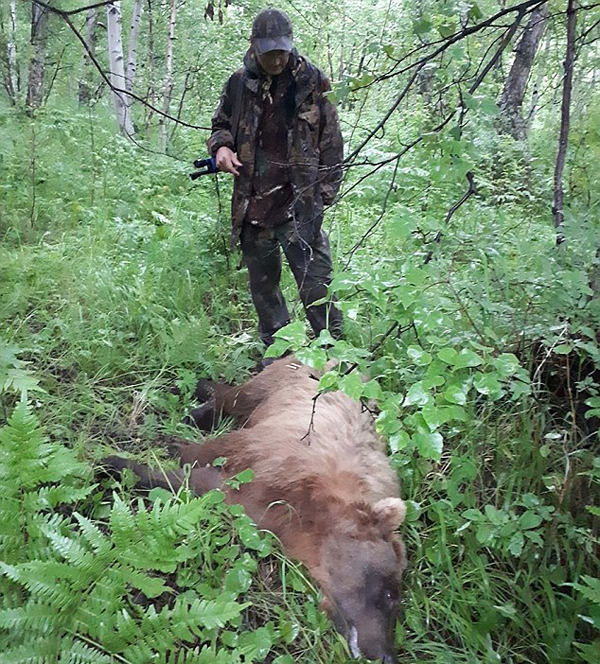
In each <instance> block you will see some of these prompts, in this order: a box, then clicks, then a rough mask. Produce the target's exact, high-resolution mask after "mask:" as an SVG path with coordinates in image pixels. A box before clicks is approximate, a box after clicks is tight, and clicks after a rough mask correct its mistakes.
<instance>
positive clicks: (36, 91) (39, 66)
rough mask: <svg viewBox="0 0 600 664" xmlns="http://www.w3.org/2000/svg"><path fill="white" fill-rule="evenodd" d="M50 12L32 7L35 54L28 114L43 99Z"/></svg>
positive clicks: (28, 97) (31, 63) (32, 37)
mask: <svg viewBox="0 0 600 664" xmlns="http://www.w3.org/2000/svg"><path fill="white" fill-rule="evenodd" d="M47 26H48V10H47V9H45V8H44V7H40V6H39V5H36V4H35V3H32V5H31V45H32V50H33V54H32V56H31V61H30V63H29V82H28V84H27V99H26V104H27V112H28V113H29V114H31V113H33V112H34V111H35V109H36V108H38V107H39V106H40V104H41V103H42V99H43V90H44V77H45V75H46V42H47V40H48V30H47Z"/></svg>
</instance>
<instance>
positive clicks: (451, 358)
mask: <svg viewBox="0 0 600 664" xmlns="http://www.w3.org/2000/svg"><path fill="white" fill-rule="evenodd" d="M457 355H458V353H457V352H456V351H455V350H454V348H442V349H441V350H440V351H439V353H438V357H439V358H440V360H442V362H445V363H446V364H454V362H455V361H456V356H457Z"/></svg>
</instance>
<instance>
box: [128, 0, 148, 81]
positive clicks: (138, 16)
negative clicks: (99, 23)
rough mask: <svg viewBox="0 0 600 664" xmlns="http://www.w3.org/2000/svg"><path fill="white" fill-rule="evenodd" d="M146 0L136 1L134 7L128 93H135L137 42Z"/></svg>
mask: <svg viewBox="0 0 600 664" xmlns="http://www.w3.org/2000/svg"><path fill="white" fill-rule="evenodd" d="M143 2H144V0H136V1H135V5H134V6H133V16H132V17H131V29H130V31H129V53H128V56H127V76H126V81H125V89H126V90H127V92H133V84H134V82H135V70H136V66H137V42H138V36H139V34H140V25H141V23H142V13H143V11H144V6H143Z"/></svg>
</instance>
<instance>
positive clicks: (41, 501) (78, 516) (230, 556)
mask: <svg viewBox="0 0 600 664" xmlns="http://www.w3.org/2000/svg"><path fill="white" fill-rule="evenodd" d="M0 444H1V449H0V496H1V498H0V516H1V517H2V518H0V536H1V540H0V653H2V654H1V655H0V664H3V662H11V664H14V663H18V662H23V663H25V662H27V663H28V664H31V663H37V662H39V663H40V664H42V663H43V664H46V662H48V664H50V663H52V664H56V663H57V662H64V663H67V662H68V663H69V664H79V663H81V664H84V663H88V662H89V663H90V664H91V663H96V662H98V663H102V664H103V663H105V662H111V663H112V662H128V663H129V664H147V663H148V662H150V661H152V662H155V661H156V662H164V663H165V664H208V663H209V662H210V663H211V664H212V663H216V664H219V663H220V662H223V663H225V662H228V663H229V662H233V663H235V662H239V661H240V660H241V656H240V655H238V654H237V652H236V650H235V649H234V648H233V647H230V646H226V645H221V646H217V644H218V643H219V635H220V633H221V632H222V631H223V630H224V629H232V628H233V629H236V628H238V629H239V627H240V626H241V623H242V619H243V614H244V611H245V610H246V609H247V608H248V607H249V604H248V603H246V602H243V601H240V598H239V595H240V594H241V593H243V592H245V590H247V588H248V585H249V584H250V576H249V574H250V572H251V571H253V570H254V569H255V568H256V563H255V561H254V560H253V559H252V558H251V557H250V556H249V555H248V554H246V553H244V552H243V551H241V549H240V547H239V546H230V544H231V539H232V537H236V536H239V537H240V539H242V540H243V539H244V538H247V537H248V535H249V531H248V528H249V524H248V521H247V519H245V518H242V517H241V516H240V515H239V514H238V515H237V516H236V517H235V518H233V519H232V516H231V512H230V508H229V507H228V506H226V505H225V504H224V503H223V496H222V494H220V493H219V492H213V493H208V494H206V495H205V496H202V497H199V498H198V497H192V496H190V495H187V494H186V495H182V496H177V497H173V498H170V499H167V500H163V499H161V498H158V499H156V500H155V501H154V502H153V503H151V504H147V503H146V502H144V501H143V500H142V499H138V500H136V501H135V502H133V503H131V504H130V503H128V502H126V501H125V500H124V499H123V498H122V497H120V496H118V495H116V494H114V495H113V496H112V498H111V507H110V512H109V514H108V516H107V518H106V521H102V522H101V521H97V520H95V519H94V518H93V511H92V512H90V513H87V514H86V513H81V512H78V511H71V510H72V508H71V507H70V508H68V509H65V507H64V506H67V505H71V506H72V505H73V504H74V503H76V504H77V505H78V506H80V507H81V508H83V509H84V510H85V509H86V507H87V506H88V505H89V506H90V507H91V506H93V505H94V504H95V503H93V502H92V501H87V499H88V497H89V496H90V494H91V493H92V492H94V491H96V490H97V486H96V485H93V484H89V483H87V484H85V480H86V479H87V478H88V477H89V469H88V468H87V466H86V465H85V464H82V463H81V462H79V461H78V460H77V459H76V458H75V455H74V453H73V452H72V451H71V450H69V449H68V448H66V447H64V446H62V445H60V444H59V443H54V442H49V441H48V440H47V439H46V438H45V436H44V434H43V432H42V430H41V428H40V426H39V423H38V421H37V418H36V417H35V415H34V413H33V412H32V410H31V409H30V408H29V407H27V406H26V405H25V404H21V405H20V406H19V407H18V408H17V409H16V410H15V412H14V413H13V414H12V416H11V417H10V419H9V421H8V423H7V424H6V426H4V427H3V428H2V429H0ZM61 506H62V509H60V510H58V511H57V509H56V508H57V507H61ZM238 529H239V534H237V530H238ZM242 531H243V532H242ZM254 535H255V533H254ZM227 571H229V574H228V573H227ZM166 575H170V576H166ZM239 579H242V580H243V582H242V581H239V582H238V580H239ZM243 634H246V638H247V639H249V640H250V642H251V641H252V633H251V632H243ZM209 644H210V645H209ZM244 647H245V648H247V647H250V648H251V649H252V643H250V646H246V645H245V646H244ZM244 657H245V658H246V656H245V655H244ZM246 659H247V658H246Z"/></svg>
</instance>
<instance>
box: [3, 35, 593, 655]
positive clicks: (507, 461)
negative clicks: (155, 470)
mask: <svg viewBox="0 0 600 664" xmlns="http://www.w3.org/2000/svg"><path fill="white" fill-rule="evenodd" d="M419 29H421V28H419ZM363 83H364V81H363ZM368 84H369V82H368V81H367V83H365V85H368ZM359 87H360V86H359ZM336 94H338V97H339V101H340V105H341V114H342V119H343V121H344V124H343V127H344V133H345V135H346V138H348V136H349V134H350V133H351V131H352V133H353V132H354V130H355V129H356V126H357V125H358V120H356V123H355V125H353V126H354V129H352V130H351V126H352V123H351V122H350V120H349V119H348V118H350V119H351V120H354V119H355V118H354V115H353V114H355V113H357V112H358V110H357V109H358V107H357V106H353V105H352V104H353V102H352V101H348V100H347V99H345V98H344V92H343V90H341V89H336ZM470 103H471V107H470V108H469V112H470V113H471V115H472V116H473V117H474V118H476V121H473V122H472V123H471V124H469V123H468V122H467V123H465V125H464V126H463V127H461V128H460V131H458V132H457V131H454V130H450V131H448V133H447V134H444V133H439V132H430V133H428V134H425V135H424V137H423V140H422V141H421V142H420V144H419V146H418V149H416V150H412V151H409V152H407V154H406V155H405V156H404V157H403V159H402V160H399V161H396V162H390V163H389V164H388V165H387V166H385V167H384V168H383V169H382V170H380V171H379V175H375V176H373V177H370V178H367V179H365V180H364V181H362V180H361V176H362V175H363V173H364V170H361V167H360V166H357V167H353V168H351V169H349V171H348V173H347V177H346V181H345V184H344V189H343V195H342V197H341V199H340V202H339V203H337V204H336V205H335V206H334V208H333V209H331V210H329V211H328V215H327V218H326V228H327V230H328V232H329V234H330V240H331V245H332V249H333V254H334V261H335V279H334V282H333V284H332V291H333V292H334V293H335V295H336V297H337V298H338V300H339V306H340V307H341V308H342V310H343V312H344V315H345V336H344V340H340V341H334V340H332V339H331V338H330V337H329V336H328V335H327V334H323V335H322V336H321V337H320V338H319V339H316V340H312V341H310V340H308V338H307V334H306V332H307V330H306V325H305V322H304V316H303V313H302V310H301V306H300V303H299V301H298V297H297V292H296V288H295V285H294V283H293V280H292V278H291V275H290V274H289V273H288V272H286V273H285V274H284V277H283V281H284V291H285V295H286V298H287V299H288V302H289V303H290V304H291V305H292V309H293V314H294V322H293V323H292V324H291V325H289V326H288V327H287V328H284V329H283V330H281V331H280V332H279V333H278V334H277V337H278V338H277V341H276V343H275V345H274V346H273V347H272V349H271V351H270V353H271V354H272V355H277V354H281V353H283V352H284V351H287V350H292V351H293V352H294V353H295V354H296V355H297V357H299V358H300V359H301V360H302V361H304V362H306V363H308V364H310V365H312V366H314V367H317V368H320V369H322V368H324V366H325V363H326V362H327V360H328V359H331V358H333V359H336V360H338V361H339V363H338V365H337V368H336V369H334V370H332V371H330V372H328V373H326V374H325V375H324V377H323V378H322V380H321V387H322V388H323V389H324V390H330V389H342V390H344V391H345V392H346V393H347V394H349V395H350V396H352V397H354V398H356V399H370V400H374V401H375V402H376V403H377V414H376V417H377V427H378V430H379V431H380V433H381V434H382V435H383V436H384V437H385V439H386V440H387V441H388V444H389V454H390V459H391V463H392V464H393V466H394V468H396V469H397V472H398V476H399V478H400V481H401V486H402V497H403V498H404V499H405V500H406V501H407V505H408V516H407V520H406V524H405V525H404V526H403V528H402V534H403V537H404V538H405V541H406V545H407V551H408V556H409V561H410V564H409V570H408V572H407V573H406V576H405V580H404V597H403V616H402V619H401V620H399V621H398V623H397V627H396V642H397V645H398V650H399V658H400V662H401V663H402V664H404V663H406V664H408V663H409V662H432V663H436V664H476V663H480V662H482V663H486V664H491V663H496V662H502V663H510V664H538V663H540V664H541V663H548V664H571V663H573V662H587V663H589V664H597V663H598V662H600V637H599V635H598V630H599V629H600V569H599V559H598V543H599V535H600V533H599V528H598V516H599V515H600V508H599V507H598V495H599V490H598V489H599V484H600V452H599V449H600V448H599V439H598V422H599V418H600V348H599V344H598V330H599V329H600V307H599V304H598V299H597V298H596V296H595V293H596V291H595V290H594V284H595V280H596V279H597V278H598V254H597V247H598V245H599V240H600V237H599V236H600V228H599V227H598V219H597V210H598V191H599V190H600V188H599V187H598V178H597V173H596V174H594V163H597V162H595V160H596V159H597V156H598V151H599V149H600V148H599V146H600V136H599V135H598V132H597V128H596V129H593V127H594V116H595V117H596V119H597V116H598V111H597V110H595V107H594V105H593V104H590V105H589V113H590V115H589V116H588V119H587V120H586V122H581V123H580V124H579V125H578V124H577V123H576V124H575V126H574V128H573V136H574V141H575V144H576V145H580V146H581V145H584V146H585V150H583V149H582V153H580V152H578V148H576V149H575V151H574V153H575V155H576V160H577V163H576V165H575V164H573V165H572V168H571V171H570V182H569V186H570V190H571V191H572V192H574V194H573V196H572V200H571V203H570V205H569V206H568V209H566V210H565V224H564V228H563V233H564V236H565V237H566V241H565V242H563V243H562V244H561V245H560V246H557V244H556V233H555V228H554V225H553V223H552V215H551V188H552V160H553V158H554V144H552V145H550V143H549V141H548V136H549V135H552V136H554V135H555V134H556V132H557V124H556V121H555V120H553V119H552V118H550V119H548V117H547V116H543V118H542V120H540V121H539V122H538V124H537V125H536V126H535V127H534V129H533V130H532V133H531V137H530V142H529V147H528V148H523V146H522V145H520V144H519V143H518V142H516V141H514V140H513V139H512V138H511V137H509V136H506V135H501V134H498V132H496V131H495V129H494V112H495V111H494V108H491V107H490V104H489V103H487V104H486V103H485V99H484V100H483V101H482V100H481V99H475V97H474V98H473V99H472V101H471V102H470ZM419 112H420V111H419V110H418V109H416V110H415V116H414V117H411V122H414V123H416V122H417V120H419V121H420V120H422V119H423V118H422V117H420V116H419ZM373 115H375V113H374V112H373ZM415 118H416V119H415ZM461 121H462V119H461ZM409 124H410V123H404V122H402V120H396V121H395V124H393V126H392V127H388V129H387V131H388V133H389V134H390V135H391V136H392V138H390V143H392V142H394V141H395V142H396V143H395V144H396V145H404V144H407V143H408V142H409V140H410V138H411V131H413V130H414V126H412V125H411V126H409ZM177 140H178V141H179V143H177V145H179V146H180V147H181V150H178V151H175V150H171V154H179V155H184V157H182V156H179V157H178V158H173V157H168V156H165V155H164V154H158V153H156V152H154V151H152V150H148V149H147V145H150V144H151V141H150V140H148V141H147V143H146V144H145V143H144V141H143V140H142V139H141V143H133V142H129V141H127V140H126V139H124V138H122V137H120V136H118V135H116V132H115V128H114V126H113V124H112V120H111V118H110V117H109V115H108V112H107V109H106V107H105V105H103V104H102V103H99V104H97V105H96V106H94V107H91V108H90V109H86V110H84V111H82V110H78V109H77V108H70V107H67V106H66V105H65V106H64V107H59V105H54V106H52V105H50V106H49V107H48V109H44V108H42V109H40V110H39V111H38V113H37V114H36V117H35V119H32V118H29V117H27V116H25V115H24V114H23V113H21V112H20V111H19V110H18V109H13V108H9V107H8V106H6V107H2V109H1V111H0V145H1V146H2V147H1V149H0V152H1V155H0V168H1V172H2V178H1V181H0V238H1V241H0V574H1V576H0V663H2V664H4V663H6V664H8V663H10V664H16V663H17V662H23V663H25V662H28V663H34V662H36V663H37V662H40V663H41V662H44V663H45V662H99V663H100V662H101V663H107V664H108V663H111V664H112V663H115V664H117V663H119V664H147V663H148V662H164V663H165V664H167V663H169V664H184V663H188V664H192V663H194V664H209V663H217V664H218V663H219V662H223V664H225V663H226V662H227V663H228V664H229V663H235V662H243V663H246V662H263V661H266V662H272V663H273V664H293V663H294V662H302V663H306V664H312V663H327V664H341V663H342V662H346V661H349V659H350V656H349V652H348V648H347V645H346V643H345V642H344V641H343V639H342V638H341V637H340V636H339V635H338V634H337V633H336V632H335V631H334V630H333V628H332V626H331V624H330V623H329V622H328V620H327V618H326V617H325V615H324V614H323V613H322V612H320V611H319V609H318V594H317V591H316V589H315V587H314V586H313V584H312V581H311V579H310V578H309V577H307V575H306V574H305V572H304V571H303V569H302V568H301V567H300V566H298V565H297V564H295V563H294V562H292V561H290V560H288V559H286V558H285V556H284V555H283V553H282V552H281V549H280V547H279V545H278V543H277V542H276V541H274V538H273V537H272V536H270V535H268V534H264V533H258V532H257V530H256V527H255V525H254V524H252V522H251V521H250V520H249V519H248V518H247V517H246V516H245V515H244V514H243V511H242V510H241V508H238V507H236V506H226V505H224V504H223V502H222V497H221V496H220V494H219V493H218V492H211V493H209V494H207V495H205V496H202V497H195V496H192V495H190V494H189V493H187V492H186V491H185V490H184V491H181V492H179V493H177V494H171V493H169V492H166V491H165V490H162V489H155V490H153V491H151V492H150V493H149V494H141V493H140V492H139V491H137V490H135V489H134V483H135V481H134V478H133V477H132V476H131V475H130V474H128V473H125V475H124V477H123V478H122V480H121V481H117V480H115V479H114V478H111V477H107V476H105V475H103V474H102V469H101V467H100V464H99V460H100V459H101V458H102V457H103V456H105V455H106V454H107V453H114V452H115V451H118V452H119V453H123V454H125V455H132V456H135V457H136V458H138V459H142V460H144V461H146V462H149V463H150V464H152V465H156V466H159V467H162V466H163V465H164V464H169V463H170V461H169V460H168V458H167V453H166V446H165V442H166V441H168V440H169V438H170V437H172V436H179V437H184V438H187V439H189V440H192V441H197V442H201V441H202V439H203V436H202V434H201V433H199V432H198V431H196V430H193V429H191V428H189V427H187V426H185V425H184V424H183V423H182V421H183V418H184V416H185V415H186V413H187V412H188V411H189V410H190V408H192V407H193V406H195V405H196V404H195V403H194V400H193V393H194V387H195V385H196V381H197V378H198V377H210V378H213V379H223V380H226V381H230V382H235V381H241V380H243V379H244V378H245V377H247V376H248V375H249V374H250V372H251V371H252V369H253V368H254V367H255V365H256V363H257V361H258V360H259V359H260V358H261V354H262V348H261V346H260V344H259V343H258V341H257V337H256V333H255V328H256V320H255V314H254V310H253V307H252V303H251V300H250V296H249V292H248V288H247V275H246V271H245V268H243V266H241V265H240V258H239V254H238V253H236V252H233V253H232V252H231V251H230V249H229V229H228V223H229V222H228V213H227V210H228V206H229V192H230V189H229V188H230V183H229V182H228V180H227V178H226V177H225V176H223V175H220V176H216V177H214V176H211V177H207V178H202V179H201V180H199V181H198V182H197V183H195V184H192V183H190V181H189V179H188V172H189V170H190V168H189V167H190V164H189V163H187V161H186V160H188V159H189V160H190V161H191V160H192V159H193V158H195V157H198V156H200V154H194V153H193V149H194V146H195V147H196V148H197V149H198V150H200V145H202V144H203V138H202V139H199V138H198V136H197V135H196V134H195V133H194V132H192V131H191V130H183V129H182V130H181V132H180V134H179V135H178V137H177ZM186 141H187V142H188V143H186ZM391 149H392V147H390V150H391ZM394 149H396V148H394ZM387 154H388V153H386V152H385V151H384V150H383V149H382V148H381V149H379V148H378V149H377V150H375V149H374V148H370V147H367V148H366V149H365V150H364V158H365V160H366V161H367V162H368V161H369V160H375V159H381V158H382V157H383V158H385V157H386V156H387ZM532 155H535V157H534V156H532ZM392 175H393V177H392ZM471 177H472V178H473V180H472V181H471V179H470V178H471ZM471 184H473V185H474V186H472V187H471ZM463 198H464V200H463ZM450 211H452V213H451V214H450ZM350 368H352V370H349V369H350ZM361 374H364V375H366V376H367V377H368V378H369V380H368V381H366V382H363V381H362V380H361V378H360V375H361ZM225 426H228V424H227V423H226V424H225ZM236 481H239V482H247V481H251V478H250V476H249V474H247V473H242V474H241V475H240V476H238V477H237V479H236Z"/></svg>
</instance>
